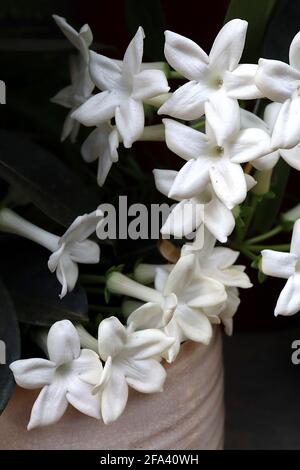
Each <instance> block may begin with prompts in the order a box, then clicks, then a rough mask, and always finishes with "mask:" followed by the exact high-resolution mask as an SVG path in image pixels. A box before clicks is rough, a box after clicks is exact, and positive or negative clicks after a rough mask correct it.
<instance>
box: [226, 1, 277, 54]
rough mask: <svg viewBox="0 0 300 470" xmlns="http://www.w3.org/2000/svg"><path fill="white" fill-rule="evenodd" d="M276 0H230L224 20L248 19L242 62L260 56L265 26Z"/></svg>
mask: <svg viewBox="0 0 300 470" xmlns="http://www.w3.org/2000/svg"><path fill="white" fill-rule="evenodd" d="M276 1H277V0H251V1H249V0H231V2H230V4H229V7H228V10H227V14H226V17H225V22H227V21H229V20H232V19H233V18H240V19H242V20H246V21H248V23H249V24H248V32H247V39H246V45H245V49H244V54H243V60H242V62H256V61H257V59H259V57H261V52H262V44H263V39H264V35H265V32H266V27H267V24H268V21H269V18H270V15H271V13H272V11H273V8H274V6H275V4H276Z"/></svg>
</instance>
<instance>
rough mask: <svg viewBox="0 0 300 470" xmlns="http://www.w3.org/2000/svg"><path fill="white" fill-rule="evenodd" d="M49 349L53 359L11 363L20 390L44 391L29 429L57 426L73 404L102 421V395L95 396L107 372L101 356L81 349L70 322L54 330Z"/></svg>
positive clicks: (41, 393) (35, 406) (33, 409)
mask: <svg viewBox="0 0 300 470" xmlns="http://www.w3.org/2000/svg"><path fill="white" fill-rule="evenodd" d="M47 349H48V355H49V360H48V359H23V360H19V361H15V362H13V363H12V364H10V369H11V370H12V372H13V374H14V377H15V380H16V382H17V384H18V385H19V386H20V387H23V388H28V389H35V388H42V391H41V392H40V394H39V396H38V398H37V400H36V401H35V403H34V405H33V408H32V411H31V417H30V421H29V424H28V430H30V429H33V428H36V427H39V426H47V425H49V424H54V423H56V422H57V421H59V420H60V418H61V417H62V416H63V414H64V413H65V411H66V409H67V407H68V404H69V403H70V404H71V405H72V406H74V408H76V409H77V410H79V411H80V412H81V413H84V414H86V415H88V416H91V417H93V418H97V419H100V395H99V394H96V395H93V394H92V390H93V386H95V385H96V384H97V383H99V381H100V380H101V375H102V371H103V367H102V364H101V361H100V359H99V356H98V354H96V353H95V352H94V351H91V350H89V349H82V350H81V349H80V339H79V336H78V333H77V331H76V329H75V327H74V326H73V325H72V323H71V322H70V321H69V320H62V321H59V322H56V323H55V324H54V325H53V326H52V327H51V328H50V330H49V333H48V338H47ZM92 384H93V385H92Z"/></svg>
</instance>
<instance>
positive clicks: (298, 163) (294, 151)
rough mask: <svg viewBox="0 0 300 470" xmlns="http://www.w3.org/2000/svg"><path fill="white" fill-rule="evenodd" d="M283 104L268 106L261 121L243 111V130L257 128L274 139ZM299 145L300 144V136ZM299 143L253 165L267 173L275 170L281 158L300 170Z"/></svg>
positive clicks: (259, 159)
mask: <svg viewBox="0 0 300 470" xmlns="http://www.w3.org/2000/svg"><path fill="white" fill-rule="evenodd" d="M281 108H282V104H280V103H270V104H268V105H267V106H266V108H265V111H264V117H263V120H262V119H260V118H259V117H258V116H256V115H255V114H253V113H251V112H249V111H246V110H244V109H242V110H241V122H242V128H245V129H246V128H248V127H257V128H258V129H262V130H263V131H265V132H268V133H269V135H270V137H271V138H272V135H273V131H274V127H275V126H276V122H277V118H278V116H279V114H280V110H281ZM299 143H300V134H299ZM299 143H298V144H297V145H296V146H295V147H293V148H288V149H278V150H275V151H274V152H271V153H269V154H267V155H265V156H263V157H260V158H257V159H256V160H253V162H252V164H253V166H254V167H255V168H257V169H258V170H261V171H266V170H270V169H272V168H274V166H275V165H276V164H277V163H278V160H279V158H280V157H282V158H283V159H284V160H285V161H286V163H287V164H288V165H290V166H291V167H293V168H295V170H300V145H299Z"/></svg>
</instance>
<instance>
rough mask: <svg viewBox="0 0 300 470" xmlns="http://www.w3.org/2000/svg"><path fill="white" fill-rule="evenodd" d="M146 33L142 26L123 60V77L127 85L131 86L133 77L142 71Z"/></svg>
mask: <svg viewBox="0 0 300 470" xmlns="http://www.w3.org/2000/svg"><path fill="white" fill-rule="evenodd" d="M144 37H145V34H144V31H143V28H142V27H141V26H140V27H139V28H138V30H137V32H136V34H135V36H134V37H133V39H132V40H131V42H130V43H129V45H128V47H127V49H126V52H125V55H124V59H123V69H122V76H123V79H124V80H125V82H126V83H128V84H129V85H131V83H132V79H133V76H134V75H136V74H137V73H139V71H140V69H141V64H142V60H143V50H144Z"/></svg>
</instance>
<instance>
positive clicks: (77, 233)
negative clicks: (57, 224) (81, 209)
mask: <svg viewBox="0 0 300 470" xmlns="http://www.w3.org/2000/svg"><path fill="white" fill-rule="evenodd" d="M102 220H103V213H102V211H100V210H96V211H94V212H92V213H90V214H84V215H81V216H79V217H77V218H76V219H75V220H74V222H73V223H72V224H71V225H70V227H69V228H68V230H67V231H66V232H65V233H64V235H63V236H62V237H58V236H57V235H54V234H53V233H50V232H47V231H46V230H43V229H42V228H40V227H37V226H36V225H33V224H32V223H30V222H28V221H27V220H25V219H23V218H22V217H20V216H19V215H18V214H16V213H14V212H13V211H11V210H10V209H2V210H1V211H0V230H2V231H4V232H9V233H15V234H16V235H20V236H21V237H25V238H28V239H29V240H32V241H34V242H35V243H38V244H39V245H41V246H43V247H44V248H46V249H47V250H49V251H52V255H51V256H50V258H49V261H48V267H49V269H50V271H51V272H54V271H56V276H57V279H58V280H59V282H60V284H61V285H62V290H61V294H60V297H61V298H62V297H64V296H65V295H66V293H67V292H70V291H71V290H73V289H74V287H75V284H76V282H77V279H78V266H77V263H88V264H94V263H98V262H99V259H100V248H99V245H98V244H97V243H95V242H93V241H91V240H87V238H88V237H89V236H90V235H91V234H92V233H93V232H95V230H96V227H97V226H98V224H99V223H101V221H102Z"/></svg>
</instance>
